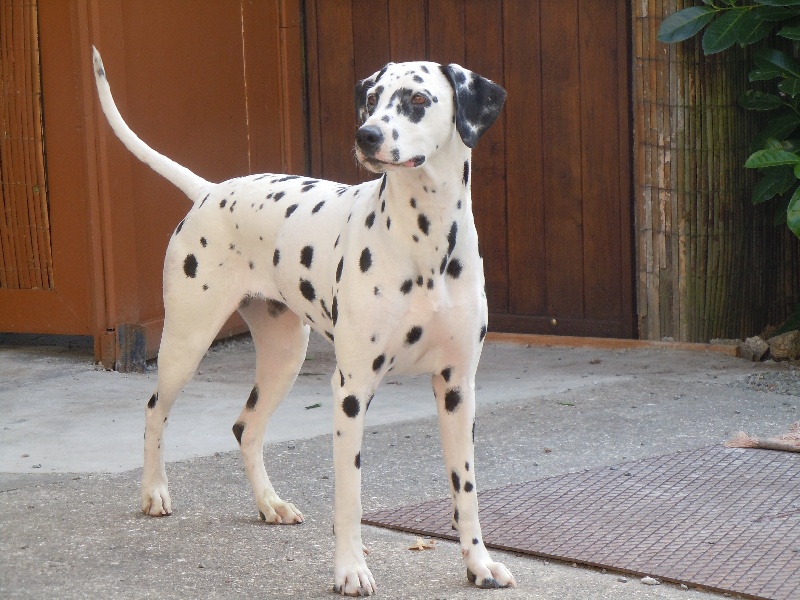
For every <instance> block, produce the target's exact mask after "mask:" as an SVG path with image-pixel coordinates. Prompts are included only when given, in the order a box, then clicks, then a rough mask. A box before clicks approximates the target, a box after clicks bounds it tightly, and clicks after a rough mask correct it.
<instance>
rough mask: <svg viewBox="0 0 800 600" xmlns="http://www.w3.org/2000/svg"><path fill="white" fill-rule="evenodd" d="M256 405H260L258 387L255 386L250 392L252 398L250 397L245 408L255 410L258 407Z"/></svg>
mask: <svg viewBox="0 0 800 600" xmlns="http://www.w3.org/2000/svg"><path fill="white" fill-rule="evenodd" d="M256 404H258V386H257V385H254V386H253V389H252V390H251V391H250V396H248V398H247V404H245V406H246V407H247V410H253V409H254V408H255V407H256Z"/></svg>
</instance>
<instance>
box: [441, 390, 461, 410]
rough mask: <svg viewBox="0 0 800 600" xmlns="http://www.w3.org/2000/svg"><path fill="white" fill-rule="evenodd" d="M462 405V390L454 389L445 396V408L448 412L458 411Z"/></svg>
mask: <svg viewBox="0 0 800 600" xmlns="http://www.w3.org/2000/svg"><path fill="white" fill-rule="evenodd" d="M459 404H461V390H460V389H458V388H453V389H451V390H447V393H446V394H445V395H444V408H445V410H446V411H447V412H449V413H452V412H455V411H456V410H458V405H459Z"/></svg>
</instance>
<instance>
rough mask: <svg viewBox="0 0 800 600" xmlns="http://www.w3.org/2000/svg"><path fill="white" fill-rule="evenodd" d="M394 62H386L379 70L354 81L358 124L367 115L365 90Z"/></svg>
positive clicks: (363, 120)
mask: <svg viewBox="0 0 800 600" xmlns="http://www.w3.org/2000/svg"><path fill="white" fill-rule="evenodd" d="M392 64H394V63H387V64H386V65H385V66H384V67H383V68H382V69H381V70H380V71H376V72H375V73H373V74H372V75H370V76H369V77H367V78H366V79H362V80H361V81H359V82H358V83H356V93H355V99H356V118H357V119H358V124H359V125H363V124H364V122H365V121H366V120H367V118H368V117H369V106H367V91H368V90H369V89H370V88H371V87H373V86H374V85H375V84H376V83H378V80H379V79H380V78H381V77H382V76H383V74H384V73H385V72H386V69H387V68H388V67H389V66H390V65H392Z"/></svg>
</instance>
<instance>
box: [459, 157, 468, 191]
mask: <svg viewBox="0 0 800 600" xmlns="http://www.w3.org/2000/svg"><path fill="white" fill-rule="evenodd" d="M461 181H462V182H463V183H464V185H467V184H468V183H469V161H468V160H465V161H464V175H463V177H462V179H461Z"/></svg>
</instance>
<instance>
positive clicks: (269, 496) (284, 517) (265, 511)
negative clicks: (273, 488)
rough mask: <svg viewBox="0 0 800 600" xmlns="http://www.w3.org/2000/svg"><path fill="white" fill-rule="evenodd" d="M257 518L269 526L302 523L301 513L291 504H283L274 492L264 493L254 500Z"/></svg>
mask: <svg viewBox="0 0 800 600" xmlns="http://www.w3.org/2000/svg"><path fill="white" fill-rule="evenodd" d="M256 504H257V505H258V516H259V517H261V520H262V521H266V522H267V523H269V524H270V525H281V524H283V525H295V524H297V523H302V522H303V521H304V518H303V513H301V512H300V511H299V510H298V509H297V507H296V506H295V505H294V504H292V503H291V502H284V501H283V500H281V499H280V498H279V497H278V496H277V495H276V494H275V492H268V491H267V492H264V493H263V494H261V496H260V497H259V498H257V500H256Z"/></svg>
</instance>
